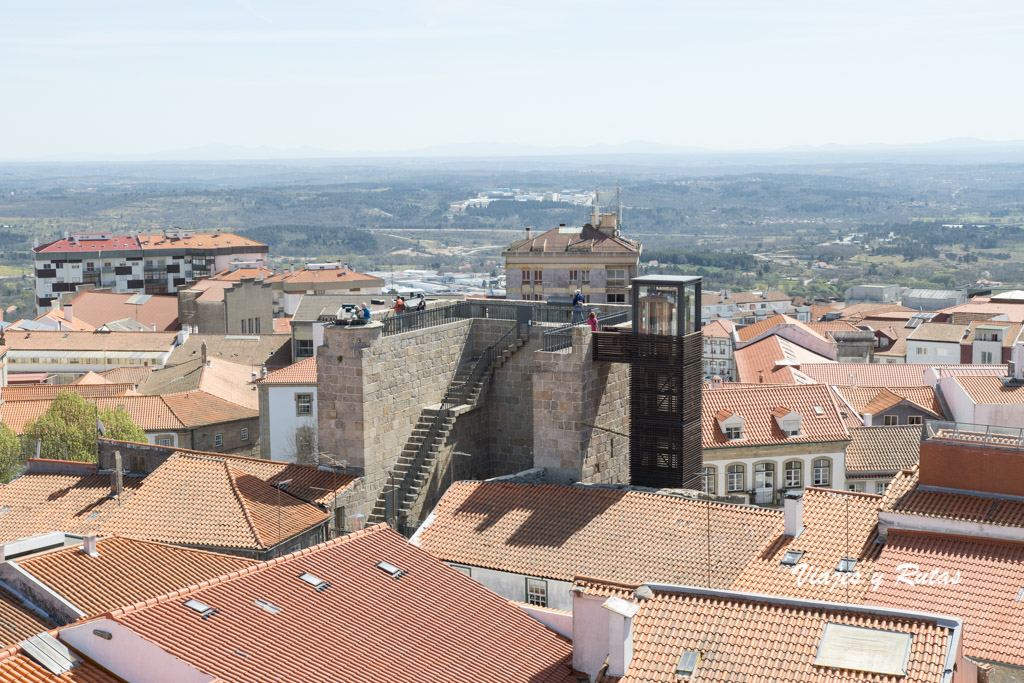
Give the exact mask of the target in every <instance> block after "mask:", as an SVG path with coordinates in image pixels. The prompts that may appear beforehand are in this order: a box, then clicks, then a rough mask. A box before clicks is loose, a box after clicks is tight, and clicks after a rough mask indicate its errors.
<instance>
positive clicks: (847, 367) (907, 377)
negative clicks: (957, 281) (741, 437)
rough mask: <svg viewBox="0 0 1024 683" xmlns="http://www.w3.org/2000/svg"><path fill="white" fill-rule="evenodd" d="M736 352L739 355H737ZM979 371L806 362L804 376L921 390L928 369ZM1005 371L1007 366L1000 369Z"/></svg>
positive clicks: (843, 383) (824, 381) (919, 365)
mask: <svg viewBox="0 0 1024 683" xmlns="http://www.w3.org/2000/svg"><path fill="white" fill-rule="evenodd" d="M737 353H738V352H737ZM933 367H948V368H958V367H959V368H978V367H987V366H977V365H973V366H972V365H956V364H945V365H943V364H936V365H928V364H925V363H805V364H803V365H801V366H800V372H802V373H804V374H805V375H807V376H808V377H810V378H811V379H813V380H814V381H816V382H821V383H822V384H834V385H838V386H858V387H888V388H890V389H892V388H894V387H923V386H926V385H927V383H926V382H925V381H924V373H925V372H927V371H928V369H929V368H933ZM1001 367H1002V368H1003V371H1004V372H1005V369H1006V366H1005V365H1003V366H1001Z"/></svg>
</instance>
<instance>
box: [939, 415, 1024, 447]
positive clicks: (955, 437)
mask: <svg viewBox="0 0 1024 683" xmlns="http://www.w3.org/2000/svg"><path fill="white" fill-rule="evenodd" d="M930 439H940V440H946V441H957V442H960V443H966V444H977V445H980V446H1000V447H1003V448H1021V449H1024V429H1021V428H1018V427H998V426H995V425H981V424H971V423H968V422H947V421H945V420H928V421H927V422H926V423H925V427H924V429H923V430H921V440H922V441H927V440H930Z"/></svg>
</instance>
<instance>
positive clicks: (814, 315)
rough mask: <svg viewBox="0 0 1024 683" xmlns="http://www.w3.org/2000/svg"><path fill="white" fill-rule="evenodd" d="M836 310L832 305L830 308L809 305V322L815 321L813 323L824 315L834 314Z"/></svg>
mask: <svg viewBox="0 0 1024 683" xmlns="http://www.w3.org/2000/svg"><path fill="white" fill-rule="evenodd" d="M838 310H839V309H838V308H836V307H835V306H834V305H831V306H821V305H819V304H811V320H815V321H818V320H821V319H822V318H824V317H825V316H826V315H828V314H830V313H835V312H837V311H838Z"/></svg>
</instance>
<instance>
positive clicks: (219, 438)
mask: <svg viewBox="0 0 1024 683" xmlns="http://www.w3.org/2000/svg"><path fill="white" fill-rule="evenodd" d="M223 445H224V435H223V434H220V433H218V434H214V435H213V447H214V448H221V447H222V446H223Z"/></svg>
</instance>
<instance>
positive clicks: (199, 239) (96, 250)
mask: <svg viewBox="0 0 1024 683" xmlns="http://www.w3.org/2000/svg"><path fill="white" fill-rule="evenodd" d="M33 252H34V261H35V278H36V306H37V308H38V311H39V312H40V313H43V312H45V311H46V309H48V308H49V307H50V304H51V302H52V301H53V300H54V299H56V298H59V297H60V295H61V294H64V293H67V292H74V291H75V290H76V288H77V287H78V286H79V285H83V284H86V285H88V284H91V285H93V286H95V287H97V288H99V287H102V288H109V289H110V290H112V291H114V292H133V293H137V294H173V293H175V292H177V291H178V288H179V287H181V286H183V285H185V284H186V283H188V282H192V281H194V280H199V279H201V278H204V277H207V276H209V275H211V274H213V273H216V272H219V271H222V270H226V269H227V268H228V266H229V265H230V264H231V263H232V262H235V261H245V262H255V263H259V264H262V265H264V266H265V265H266V261H267V254H268V249H267V245H265V244H261V243H259V242H255V241H253V240H250V239H247V238H245V237H240V236H239V235H235V234H233V233H229V232H219V231H215V232H210V233H197V232H195V231H193V230H182V229H180V228H175V229H172V230H164V231H163V232H161V233H157V234H155V235H145V234H136V233H135V232H131V233H129V234H128V235H115V234H113V233H111V232H89V233H65V234H64V237H63V238H62V239H59V240H55V241H53V242H49V243H47V244H43V245H38V244H37V245H36V246H35V247H34V248H33Z"/></svg>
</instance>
